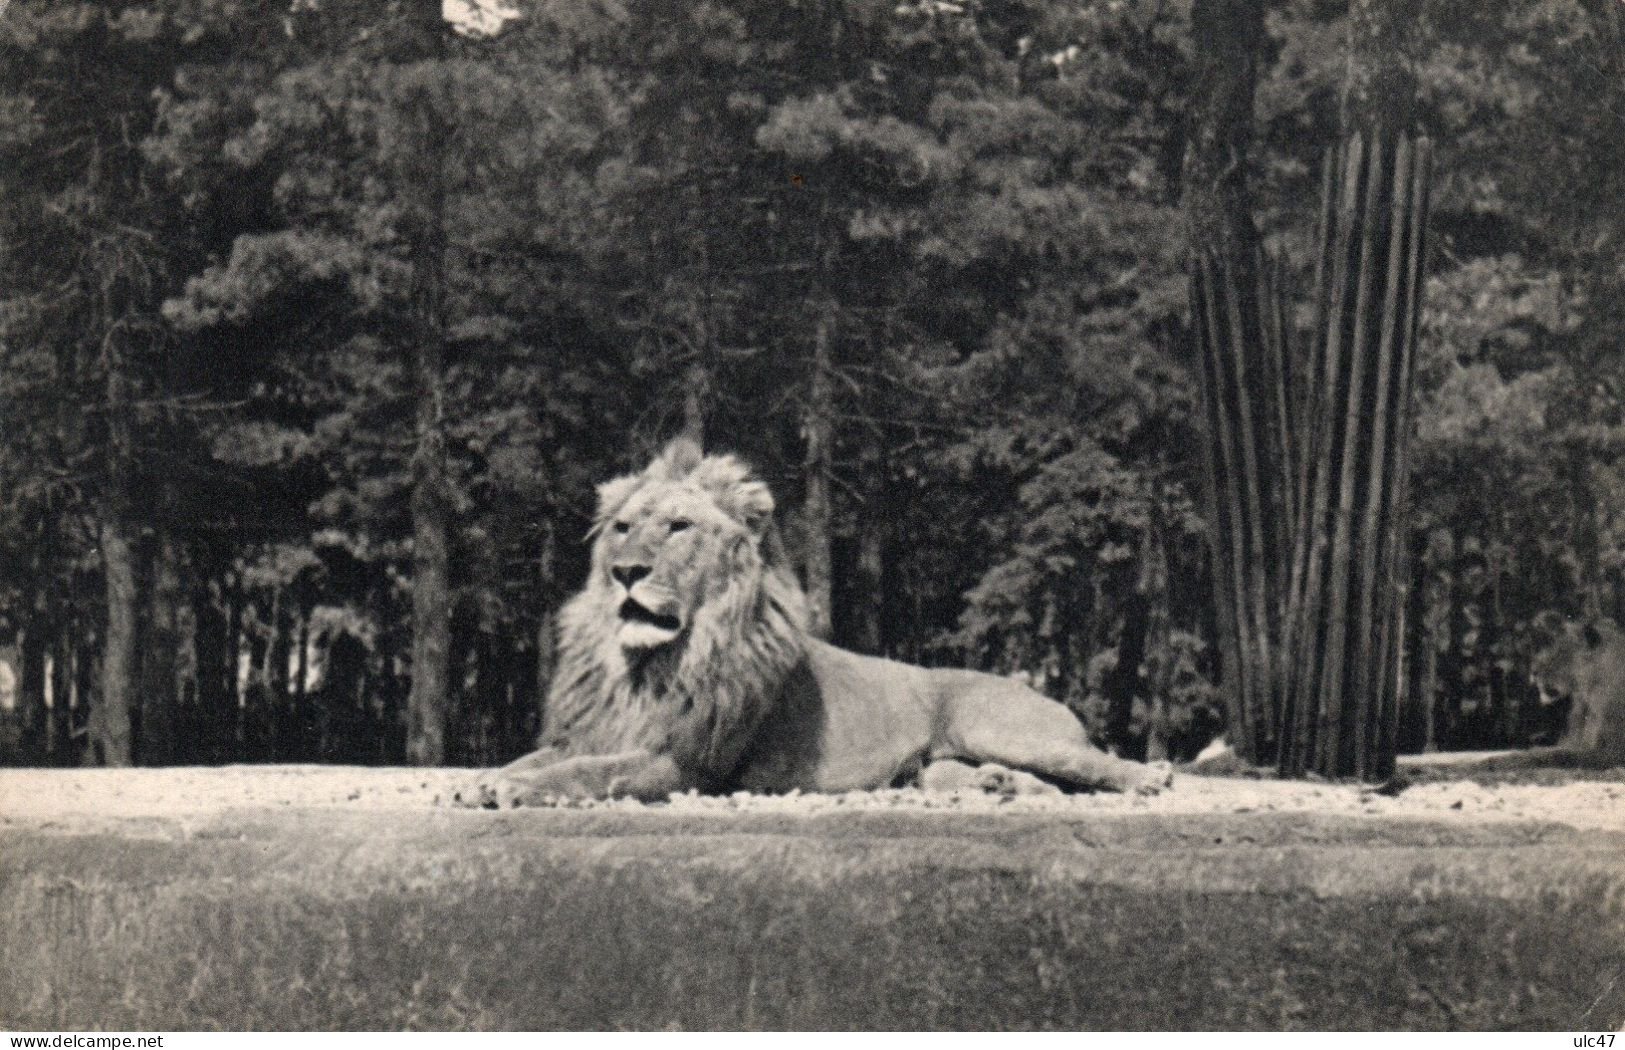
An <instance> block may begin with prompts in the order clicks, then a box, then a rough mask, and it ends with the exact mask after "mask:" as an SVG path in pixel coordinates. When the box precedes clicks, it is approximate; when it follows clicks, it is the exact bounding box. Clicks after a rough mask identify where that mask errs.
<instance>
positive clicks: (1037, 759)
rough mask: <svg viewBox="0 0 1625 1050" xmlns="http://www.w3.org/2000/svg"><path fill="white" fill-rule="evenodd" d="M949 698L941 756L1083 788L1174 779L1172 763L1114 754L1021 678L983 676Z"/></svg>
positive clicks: (1159, 784) (1149, 791)
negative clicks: (1134, 759) (1020, 681)
mask: <svg viewBox="0 0 1625 1050" xmlns="http://www.w3.org/2000/svg"><path fill="white" fill-rule="evenodd" d="M962 681H963V680H962ZM944 703H945V714H946V718H945V719H944V733H943V740H942V742H941V744H940V746H939V747H938V750H937V755H938V757H943V758H946V757H950V756H952V757H957V758H962V759H964V760H966V761H969V762H976V763H989V762H991V763H998V764H1000V765H1003V766H1008V767H1010V768H1011V769H1014V770H1021V771H1025V772H1026V773H1029V774H1036V775H1037V776H1038V777H1042V778H1043V779H1045V780H1048V781H1052V782H1054V783H1057V784H1060V785H1062V786H1063V787H1066V788H1071V789H1076V790H1097V789H1104V790H1107V791H1125V792H1128V791H1132V792H1135V793H1137V794H1142V795H1154V794H1156V793H1157V792H1159V791H1161V790H1163V789H1164V788H1167V787H1169V786H1171V784H1172V783H1173V774H1172V767H1171V766H1169V764H1168V763H1166V762H1157V763H1151V764H1146V763H1142V762H1130V761H1128V760H1126V759H1121V758H1117V757H1115V756H1113V755H1108V754H1106V753H1105V752H1104V751H1101V750H1100V749H1099V748H1097V747H1095V746H1094V745H1093V744H1091V743H1090V742H1089V737H1088V734H1087V733H1085V732H1084V728H1083V723H1081V722H1079V721H1078V719H1077V717H1076V716H1074V715H1073V714H1072V712H1071V711H1068V710H1067V709H1066V708H1065V707H1064V706H1062V705H1061V704H1058V703H1056V702H1055V701H1054V700H1051V699H1050V698H1049V697H1047V696H1043V695H1042V694H1040V693H1035V692H1033V691H1032V690H1030V689H1028V688H1026V687H1024V686H1021V685H1018V684H1016V683H1015V682H1009V681H1005V680H1003V679H999V678H995V677H993V676H991V675H978V676H977V677H976V679H975V680H974V681H972V682H969V683H964V684H963V685H962V687H961V688H960V689H957V690H956V691H955V692H954V693H953V694H952V695H949V696H947V697H945V698H944Z"/></svg>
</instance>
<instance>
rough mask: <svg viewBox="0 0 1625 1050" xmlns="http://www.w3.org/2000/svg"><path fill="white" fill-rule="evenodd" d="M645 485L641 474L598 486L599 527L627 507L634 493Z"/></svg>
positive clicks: (629, 475)
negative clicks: (640, 486)
mask: <svg viewBox="0 0 1625 1050" xmlns="http://www.w3.org/2000/svg"><path fill="white" fill-rule="evenodd" d="M641 484H643V476H642V475H641V474H628V475H626V476H625V477H624V478H615V479H613V480H611V481H606V482H604V483H603V484H602V485H599V486H598V514H597V515H596V517H597V521H598V524H599V525H602V524H603V523H604V522H606V521H608V520H609V519H610V517H611V516H612V515H613V514H614V513H615V512H616V511H618V510H620V509H621V508H622V507H624V506H625V505H626V501H627V500H629V499H631V498H632V493H634V492H636V491H637V490H638V486H639V485H641Z"/></svg>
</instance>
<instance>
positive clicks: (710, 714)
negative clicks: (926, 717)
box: [541, 444, 807, 790]
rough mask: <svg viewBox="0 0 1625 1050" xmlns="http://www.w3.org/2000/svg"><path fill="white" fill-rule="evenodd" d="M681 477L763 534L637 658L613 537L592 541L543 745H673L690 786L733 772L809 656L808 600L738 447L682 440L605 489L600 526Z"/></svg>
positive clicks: (610, 750)
mask: <svg viewBox="0 0 1625 1050" xmlns="http://www.w3.org/2000/svg"><path fill="white" fill-rule="evenodd" d="M685 480H686V481H688V482H690V483H692V484H695V485H697V486H698V487H699V488H700V489H701V490H702V491H703V492H704V493H705V494H706V495H707V496H708V497H709V498H711V499H712V500H713V501H714V502H715V503H716V504H717V506H718V507H719V508H721V509H723V510H724V511H725V512H728V513H730V514H732V515H734V517H735V518H736V520H739V521H741V523H742V524H744V523H746V522H747V521H755V522H756V524H757V525H758V526H759V530H760V531H759V536H760V538H759V540H758V541H757V542H754V543H743V544H739V545H738V547H737V549H735V550H733V551H731V552H728V553H726V554H724V555H723V557H722V558H721V559H720V560H721V563H722V564H723V565H725V566H726V568H725V569H724V570H723V571H724V572H725V574H726V579H725V580H723V581H720V582H721V583H722V586H721V587H720V588H713V597H712V598H710V599H709V600H708V601H706V602H705V603H704V604H703V605H701V606H700V607H699V609H698V610H697V611H696V613H695V615H694V618H693V622H692V624H690V625H689V627H688V629H687V630H686V631H685V633H684V637H683V638H681V639H680V640H679V641H678V642H676V643H674V644H673V645H672V646H669V647H662V648H660V649H658V650H655V651H653V652H650V653H648V654H647V655H645V656H643V657H641V658H629V657H628V655H627V654H626V652H625V651H624V650H623V649H622V648H621V646H620V645H619V644H618V643H617V641H616V631H617V628H618V626H619V621H618V616H617V606H618V602H619V598H618V596H617V595H616V594H615V592H614V591H613V588H612V584H611V582H610V576H609V573H608V569H607V566H606V565H605V564H604V559H605V547H604V545H603V544H602V543H595V545H594V547H593V557H592V567H591V571H590V572H589V573H588V577H587V585H586V587H585V588H584V589H583V590H582V591H581V593H580V594H578V595H576V596H575V597H574V598H572V599H571V600H570V601H569V602H568V603H566V604H565V606H564V608H563V609H562V610H561V612H560V616H559V620H560V623H559V638H558V650H557V659H558V663H557V667H556V670H555V672H554V677H553V684H552V688H551V690H550V691H549V695H548V700H547V706H546V709H545V715H544V726H543V731H542V739H541V743H542V745H543V746H544V747H553V748H556V749H558V750H560V751H562V752H563V753H565V754H614V753H617V752H623V751H630V750H633V749H638V748H642V749H645V750H648V751H651V752H654V753H663V754H669V755H671V756H672V757H673V758H674V759H675V760H676V762H677V764H678V766H679V768H680V769H682V770H683V772H684V774H685V776H686V778H687V779H688V780H689V782H690V784H691V786H693V787H695V788H697V789H699V790H708V789H714V788H716V787H719V786H721V785H722V784H723V783H724V782H725V781H726V779H727V778H728V776H729V775H730V774H731V773H732V772H733V771H734V768H735V766H736V765H737V764H738V762H739V759H740V756H741V754H742V753H743V751H744V749H745V747H746V746H747V745H748V744H749V743H750V741H751V738H752V736H753V735H754V733H755V732H756V729H757V727H758V726H759V725H760V724H761V722H762V719H763V717H764V716H765V715H766V714H767V713H768V711H769V708H770V707H771V705H772V704H773V703H774V701H775V698H776V697H777V696H778V693H779V689H780V686H781V684H782V683H783V681H784V679H785V676H786V675H788V674H789V673H790V671H791V670H792V669H793V668H794V667H795V666H796V664H797V663H799V662H800V661H801V660H802V659H803V657H804V654H805V645H806V619H807V612H806V598H805V596H804V595H803V594H802V591H801V588H800V586H799V585H798V584H797V582H796V580H795V577H794V575H793V574H792V573H791V571H790V568H789V564H788V559H787V557H786V556H785V554H784V550H783V545H782V543H781V542H780V540H779V537H778V535H777V533H776V531H775V530H774V527H773V525H772V503H771V496H769V495H768V494H767V488H766V486H765V485H764V484H763V483H762V482H760V481H758V480H757V479H755V478H754V477H753V476H752V474H751V472H750V470H749V469H748V468H747V467H746V466H745V465H744V464H742V463H741V462H740V461H738V460H737V459H735V458H734V457H732V456H703V455H702V454H701V453H700V451H699V449H698V447H697V446H693V445H687V444H681V445H676V446H674V447H673V448H672V449H670V450H668V451H667V453H666V454H664V455H662V456H661V457H660V458H658V459H656V460H655V462H654V463H653V464H651V465H650V467H649V468H648V469H647V470H645V471H644V472H643V473H642V474H638V475H632V476H630V477H626V478H620V479H617V480H615V481H611V482H608V483H607V484H605V485H604V486H602V487H601V488H600V490H599V513H598V522H597V524H596V525H595V526H594V531H595V532H598V531H601V530H602V528H603V525H604V523H605V521H606V520H607V519H608V518H609V517H610V516H611V515H612V514H614V512H615V511H616V510H617V509H618V508H619V507H620V506H622V505H623V504H624V503H625V502H626V501H627V500H628V499H630V498H631V497H632V496H633V495H634V494H635V493H636V492H637V491H638V490H639V489H640V488H642V487H643V486H645V485H651V484H660V483H668V482H679V481H685ZM764 501H766V502H765V505H764ZM755 515H762V516H764V518H765V521H764V520H763V519H761V518H754V517H753V516H755Z"/></svg>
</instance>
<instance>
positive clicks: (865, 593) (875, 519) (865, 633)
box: [852, 434, 889, 653]
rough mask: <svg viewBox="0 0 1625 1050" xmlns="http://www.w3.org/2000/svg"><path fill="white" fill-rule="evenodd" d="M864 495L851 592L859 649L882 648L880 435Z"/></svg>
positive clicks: (868, 468)
mask: <svg viewBox="0 0 1625 1050" xmlns="http://www.w3.org/2000/svg"><path fill="white" fill-rule="evenodd" d="M864 475H865V478H866V480H867V484H866V489H867V495H866V498H865V499H864V501H863V507H862V508H861V513H860V514H859V515H858V521H857V548H858V550H857V555H858V556H857V579H856V580H855V581H854V586H853V594H852V642H853V644H854V645H856V646H857V648H858V650H859V651H860V652H865V653H883V652H885V648H886V632H885V622H886V524H887V521H888V519H889V508H888V507H887V505H886V492H887V487H886V460H885V451H884V449H883V448H882V447H881V441H880V435H878V434H876V435H874V436H873V438H872V440H871V447H870V450H869V455H868V456H867V457H866V463H865V465H864Z"/></svg>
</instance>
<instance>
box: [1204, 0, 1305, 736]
mask: <svg viewBox="0 0 1625 1050" xmlns="http://www.w3.org/2000/svg"><path fill="white" fill-rule="evenodd" d="M1191 31H1192V37H1193V43H1194V50H1195V54H1196V56H1197V80H1196V89H1195V91H1194V93H1193V112H1192V114H1191V118H1190V126H1189V127H1190V130H1189V137H1188V142H1187V147H1186V154H1185V171H1184V187H1183V192H1184V201H1185V211H1186V217H1187V222H1188V225H1189V231H1190V241H1191V248H1192V289H1191V291H1192V295H1191V305H1192V314H1193V320H1194V322H1195V329H1196V336H1197V350H1198V354H1199V355H1200V365H1201V367H1200V375H1201V381H1202V405H1203V414H1204V417H1205V420H1206V423H1207V430H1208V441H1207V458H1206V461H1205V470H1204V478H1205V490H1206V495H1207V508H1208V522H1209V533H1210V543H1211V545H1212V549H1213V565H1214V568H1215V583H1216V587H1217V592H1218V593H1217V598H1218V608H1219V625H1220V645H1221V660H1222V673H1223V683H1224V695H1225V698H1226V706H1227V711H1228V723H1229V732H1230V738H1231V744H1232V746H1234V747H1235V749H1236V751H1237V753H1238V754H1240V755H1241V756H1242V757H1243V758H1244V759H1245V760H1247V761H1250V762H1256V763H1265V762H1270V761H1273V759H1274V757H1275V750H1276V734H1277V730H1278V719H1277V713H1278V711H1279V709H1280V703H1279V696H1280V680H1279V658H1278V650H1279V647H1280V645H1279V643H1280V639H1279V635H1280V620H1279V617H1280V610H1281V608H1282V606H1283V605H1284V602H1283V600H1282V597H1283V595H1284V593H1285V586H1286V573H1285V571H1284V570H1285V565H1286V552H1287V548H1288V542H1287V541H1288V536H1289V535H1290V522H1289V521H1288V518H1287V515H1288V513H1289V511H1290V501H1289V500H1288V498H1287V494H1288V489H1287V486H1286V485H1285V484H1283V479H1284V478H1287V477H1290V476H1291V473H1292V464H1291V459H1290V453H1291V450H1292V444H1291V436H1292V434H1293V432H1294V429H1295V425H1296V424H1295V419H1296V414H1297V396H1296V393H1295V381H1296V372H1297V370H1296V369H1295V368H1294V367H1293V365H1292V361H1291V358H1290V355H1289V354H1288V351H1287V346H1286V342H1285V339H1284V331H1283V325H1282V323H1281V310H1280V306H1279V302H1278V297H1277V294H1276V287H1275V284H1274V282H1272V281H1271V280H1269V278H1270V276H1271V274H1270V272H1269V268H1268V266H1267V265H1266V263H1265V260H1264V257H1263V253H1262V247H1261V242H1260V240H1259V236H1258V231H1257V229H1256V228H1255V227H1254V225H1253V220H1252V207H1251V200H1250V194H1249V191H1248V187H1247V164H1248V153H1249V151H1250V149H1251V145H1252V140H1253V96H1254V92H1255V87H1256V84H1257V79H1258V59H1259V55H1260V52H1261V49H1262V46H1263V43H1264V39H1265V37H1264V20H1263V5H1261V4H1258V3H1256V2H1253V0H1196V3H1195V4H1194V6H1193V8H1192V11H1191Z"/></svg>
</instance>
